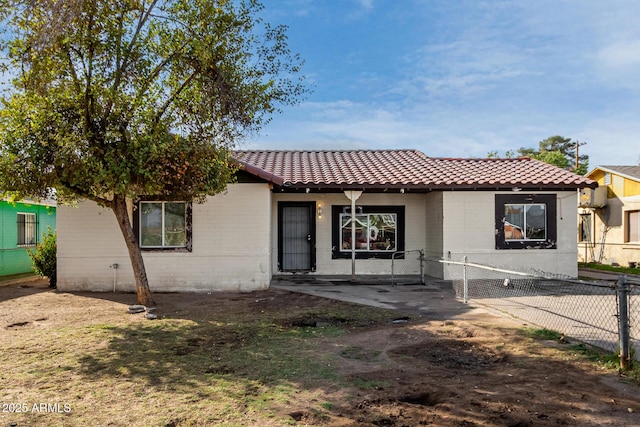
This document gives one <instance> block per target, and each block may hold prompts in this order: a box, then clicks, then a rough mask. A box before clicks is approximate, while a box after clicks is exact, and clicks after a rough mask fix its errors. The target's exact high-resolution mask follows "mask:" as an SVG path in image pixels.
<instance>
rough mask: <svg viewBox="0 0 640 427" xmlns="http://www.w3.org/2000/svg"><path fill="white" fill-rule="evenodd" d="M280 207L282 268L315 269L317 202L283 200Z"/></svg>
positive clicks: (292, 269)
mask: <svg viewBox="0 0 640 427" xmlns="http://www.w3.org/2000/svg"><path fill="white" fill-rule="evenodd" d="M278 208H279V209H278V212H279V225H278V229H279V233H278V234H279V239H278V240H279V248H278V249H279V250H278V265H279V266H280V270H281V271H312V270H314V269H315V215H314V212H315V202H281V203H279V205H278Z"/></svg>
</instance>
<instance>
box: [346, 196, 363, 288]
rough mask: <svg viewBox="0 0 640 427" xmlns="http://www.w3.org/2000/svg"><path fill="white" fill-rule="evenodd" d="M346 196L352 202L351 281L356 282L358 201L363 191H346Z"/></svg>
mask: <svg viewBox="0 0 640 427" xmlns="http://www.w3.org/2000/svg"><path fill="white" fill-rule="evenodd" d="M344 195H345V196H347V198H348V199H349V200H351V281H352V282H355V281H356V200H358V198H360V196H361V195H362V191H353V190H348V191H347V190H345V191H344Z"/></svg>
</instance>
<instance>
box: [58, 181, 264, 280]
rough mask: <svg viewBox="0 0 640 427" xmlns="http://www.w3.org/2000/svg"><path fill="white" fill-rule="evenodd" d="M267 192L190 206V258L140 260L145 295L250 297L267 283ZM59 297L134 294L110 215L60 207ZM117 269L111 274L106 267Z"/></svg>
mask: <svg viewBox="0 0 640 427" xmlns="http://www.w3.org/2000/svg"><path fill="white" fill-rule="evenodd" d="M270 206H271V191H270V190H269V188H268V185H267V184H244V183H243V184H233V185H229V187H228V189H227V191H226V192H225V193H222V194H219V195H216V196H214V197H210V198H208V199H207V201H206V202H205V203H203V204H197V203H194V204H193V215H192V226H193V227H192V230H193V238H192V243H193V250H192V252H174V251H164V252H162V251H156V252H144V251H143V257H144V261H145V267H146V270H147V276H148V278H149V286H150V288H151V291H152V292H153V291H164V292H186V291H220V290H240V291H251V290H256V289H266V288H268V286H269V283H270V281H271V253H270V250H271V233H270V230H269V228H270V226H271V218H270V216H269V213H270V212H271V211H270V209H269V207H270ZM57 229H58V289H60V290H62V291H72V290H73V291H78V290H92V291H113V289H114V283H115V287H116V290H118V291H134V290H135V284H134V279H133V272H132V269H131V263H130V261H129V256H128V252H127V249H126V246H125V243H124V240H123V237H122V234H121V232H120V229H119V227H118V224H117V222H116V219H115V216H114V214H113V212H112V211H111V210H109V209H105V208H101V207H100V206H98V205H97V204H95V203H93V202H89V201H83V202H81V203H80V204H79V206H78V207H77V208H74V207H69V206H59V207H58V215H57ZM112 264H118V269H117V270H114V269H113V268H111V267H110V266H111V265H112Z"/></svg>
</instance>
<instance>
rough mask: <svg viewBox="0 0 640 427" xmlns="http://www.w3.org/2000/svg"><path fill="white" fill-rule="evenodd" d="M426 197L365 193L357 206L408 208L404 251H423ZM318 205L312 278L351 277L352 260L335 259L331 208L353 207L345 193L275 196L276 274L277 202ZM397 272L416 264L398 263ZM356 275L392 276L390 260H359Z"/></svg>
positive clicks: (275, 269) (275, 266) (275, 257)
mask: <svg viewBox="0 0 640 427" xmlns="http://www.w3.org/2000/svg"><path fill="white" fill-rule="evenodd" d="M424 198H425V196H424V194H400V193H395V194H389V193H382V194H381V193H366V192H364V193H362V195H361V196H360V198H359V199H358V200H357V202H356V205H358V206H360V205H368V206H375V205H378V206H390V205H391V206H404V207H405V241H404V246H405V250H414V249H423V248H424V245H425V240H426V238H425V232H426V223H425V220H424V215H425V212H424V209H425V205H424ZM313 201H315V202H316V207H317V206H322V217H321V218H319V217H318V215H316V271H315V272H313V273H309V274H317V275H350V274H351V258H349V259H344V258H341V259H332V258H331V255H332V239H331V233H332V218H331V207H332V206H333V205H340V206H343V205H350V204H351V202H350V201H349V199H348V198H347V197H346V196H345V195H344V194H343V193H309V194H293V193H281V194H274V196H273V205H272V209H271V216H272V218H273V221H272V223H271V230H272V236H271V241H272V242H273V246H272V248H271V250H272V253H273V259H272V266H271V268H272V269H273V272H274V274H281V273H282V272H280V271H278V202H313ZM398 262H399V264H398V268H401V269H404V270H406V269H408V268H411V264H416V266H417V268H419V264H417V263H415V262H413V263H412V262H408V263H407V262H405V264H406V266H403V265H402V264H403V262H402V261H398ZM356 274H361V275H367V274H391V260H390V259H356Z"/></svg>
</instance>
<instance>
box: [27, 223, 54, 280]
mask: <svg viewBox="0 0 640 427" xmlns="http://www.w3.org/2000/svg"><path fill="white" fill-rule="evenodd" d="M56 249H57V247H56V232H55V231H52V230H51V227H47V231H46V232H44V233H42V241H41V242H38V243H37V244H36V248H35V250H32V249H29V257H30V258H31V262H32V263H33V270H34V271H35V272H36V274H39V275H40V276H42V277H48V278H49V287H50V288H55V287H56Z"/></svg>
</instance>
